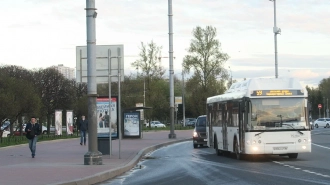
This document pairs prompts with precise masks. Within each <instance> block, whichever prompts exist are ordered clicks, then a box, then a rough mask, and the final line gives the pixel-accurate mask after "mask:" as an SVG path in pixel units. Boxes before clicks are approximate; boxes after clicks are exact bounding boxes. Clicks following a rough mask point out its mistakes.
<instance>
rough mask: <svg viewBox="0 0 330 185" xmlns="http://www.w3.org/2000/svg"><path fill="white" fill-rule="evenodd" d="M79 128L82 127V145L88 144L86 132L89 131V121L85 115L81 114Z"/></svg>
mask: <svg viewBox="0 0 330 185" xmlns="http://www.w3.org/2000/svg"><path fill="white" fill-rule="evenodd" d="M79 128H80V145H82V144H83V142H84V145H86V132H87V131H88V121H87V120H86V119H85V116H84V115H82V116H81V120H80V122H79Z"/></svg>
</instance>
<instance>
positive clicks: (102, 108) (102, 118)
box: [96, 97, 118, 138]
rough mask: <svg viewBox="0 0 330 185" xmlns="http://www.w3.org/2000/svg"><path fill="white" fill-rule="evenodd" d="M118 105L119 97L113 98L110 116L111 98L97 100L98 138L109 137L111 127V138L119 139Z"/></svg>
mask: <svg viewBox="0 0 330 185" xmlns="http://www.w3.org/2000/svg"><path fill="white" fill-rule="evenodd" d="M117 103H118V99H117V97H111V106H110V114H109V98H108V97H98V98H97V99H96V106H97V115H98V117H97V134H98V137H100V136H107V137H109V126H110V128H111V137H112V138H118V121H117V120H118V119H117V117H118V110H117V107H118V106H117ZM109 115H111V116H109ZM110 117H111V118H110Z"/></svg>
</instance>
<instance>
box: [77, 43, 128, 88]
mask: <svg viewBox="0 0 330 185" xmlns="http://www.w3.org/2000/svg"><path fill="white" fill-rule="evenodd" d="M118 57H120V59H119V58H118ZM119 61H120V64H119ZM109 63H111V66H110V65H109ZM119 65H120V71H121V72H120V73H121V74H124V45H96V83H98V84H99V83H108V82H109V75H110V74H111V76H112V77H111V82H118V69H119ZM109 68H110V70H109ZM109 71H110V73H109ZM76 80H77V82H78V83H87V46H76ZM121 81H124V78H121Z"/></svg>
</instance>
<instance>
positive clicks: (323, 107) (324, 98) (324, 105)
mask: <svg viewBox="0 0 330 185" xmlns="http://www.w3.org/2000/svg"><path fill="white" fill-rule="evenodd" d="M323 117H324V118H325V97H323Z"/></svg>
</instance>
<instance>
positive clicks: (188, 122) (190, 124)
mask: <svg viewBox="0 0 330 185" xmlns="http://www.w3.org/2000/svg"><path fill="white" fill-rule="evenodd" d="M195 123H196V119H195V118H186V119H185V126H186V127H187V126H188V127H194V126H195Z"/></svg>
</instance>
